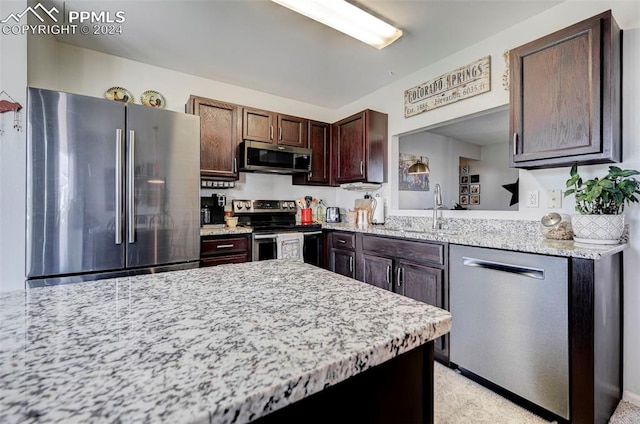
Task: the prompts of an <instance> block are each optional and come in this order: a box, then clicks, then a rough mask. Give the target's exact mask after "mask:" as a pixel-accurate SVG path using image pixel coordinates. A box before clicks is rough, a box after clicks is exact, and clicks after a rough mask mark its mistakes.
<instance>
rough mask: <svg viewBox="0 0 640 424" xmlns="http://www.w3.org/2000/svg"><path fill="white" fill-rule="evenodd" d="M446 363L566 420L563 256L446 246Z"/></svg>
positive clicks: (566, 334)
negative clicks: (449, 320)
mask: <svg viewBox="0 0 640 424" xmlns="http://www.w3.org/2000/svg"><path fill="white" fill-rule="evenodd" d="M449 264H450V280H449V284H450V286H449V287H450V288H449V294H450V309H451V315H452V318H453V327H452V329H451V345H450V348H451V362H453V363H455V364H456V365H458V366H459V367H461V368H464V369H466V370H468V371H471V372H472V373H474V374H476V375H478V376H480V377H482V378H484V379H486V380H489V381H490V382H492V383H494V384H496V385H498V386H500V387H502V388H504V389H507V390H509V391H510V392H513V393H515V394H517V395H519V396H521V397H523V398H524V399H527V400H529V401H530V402H533V403H534V404H536V405H539V406H541V407H543V408H545V409H547V410H549V411H551V412H553V413H555V414H557V415H559V416H561V417H563V418H566V419H569V324H568V319H569V316H568V280H567V279H568V260H567V259H566V258H559V257H553V256H544V255H535V254H529V253H520V252H511V251H504V250H494V249H486V248H478V247H468V246H458V245H451V247H450V251H449Z"/></svg>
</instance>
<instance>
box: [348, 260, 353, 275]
mask: <svg viewBox="0 0 640 424" xmlns="http://www.w3.org/2000/svg"><path fill="white" fill-rule="evenodd" d="M349 272H353V256H349Z"/></svg>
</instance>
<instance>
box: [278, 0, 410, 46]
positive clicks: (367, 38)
mask: <svg viewBox="0 0 640 424" xmlns="http://www.w3.org/2000/svg"><path fill="white" fill-rule="evenodd" d="M271 1H273V2H275V3H278V4H279V5H281V6H284V7H287V8H289V9H291V10H293V11H294V12H298V13H300V14H301V15H305V16H307V17H309V18H311V19H314V20H316V21H318V22H321V23H323V24H325V25H327V26H330V27H331V28H333V29H337V30H338V31H340V32H343V33H345V34H347V35H349V36H351V37H353V38H356V39H358V40H360V41H362V42H363V43H367V44H368V45H370V46H372V47H375V48H377V49H381V48H383V47H386V46H388V45H389V44H391V43H393V42H394V41H396V40H397V39H398V38H400V37H401V36H402V30H400V29H398V28H395V27H393V26H391V25H389V24H388V23H386V22H384V21H382V20H380V19H378V18H376V17H375V16H373V15H370V14H369V13H367V12H365V11H364V10H362V9H359V8H357V7H356V6H354V5H352V4H351V3H347V2H346V1H344V0H271Z"/></svg>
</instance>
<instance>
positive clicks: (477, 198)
mask: <svg viewBox="0 0 640 424" xmlns="http://www.w3.org/2000/svg"><path fill="white" fill-rule="evenodd" d="M469 204H470V205H479V204H480V196H478V195H477V194H472V195H471V196H469Z"/></svg>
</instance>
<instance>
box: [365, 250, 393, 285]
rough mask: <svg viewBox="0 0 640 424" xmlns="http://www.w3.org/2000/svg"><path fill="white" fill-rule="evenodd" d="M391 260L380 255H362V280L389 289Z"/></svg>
mask: <svg viewBox="0 0 640 424" xmlns="http://www.w3.org/2000/svg"><path fill="white" fill-rule="evenodd" d="M392 271H393V260H391V259H389V258H382V257H380V256H372V255H362V281H364V282H365V283H368V284H371V285H374V286H376V287H380V288H382V289H387V290H391V289H392V288H393V285H392Z"/></svg>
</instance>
